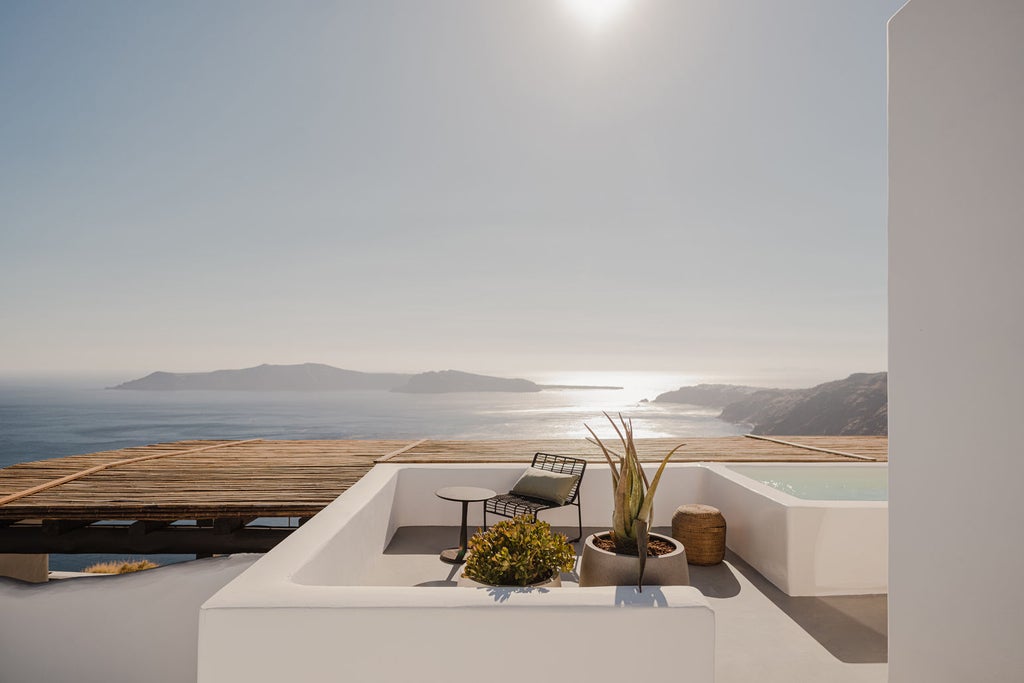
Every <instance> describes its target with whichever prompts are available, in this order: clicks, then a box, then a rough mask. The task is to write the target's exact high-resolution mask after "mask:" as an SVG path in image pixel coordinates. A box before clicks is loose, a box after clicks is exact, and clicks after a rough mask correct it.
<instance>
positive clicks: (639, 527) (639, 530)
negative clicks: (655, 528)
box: [633, 519, 650, 593]
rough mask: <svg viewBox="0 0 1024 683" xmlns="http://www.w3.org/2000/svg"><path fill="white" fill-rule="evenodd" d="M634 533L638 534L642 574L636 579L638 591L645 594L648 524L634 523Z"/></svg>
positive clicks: (637, 543) (637, 545)
mask: <svg viewBox="0 0 1024 683" xmlns="http://www.w3.org/2000/svg"><path fill="white" fill-rule="evenodd" d="M633 533H635V534H636V549H637V557H638V559H639V560H640V573H639V574H638V575H637V579H636V589H637V590H638V591H640V592H641V593H643V592H644V569H645V568H646V567H647V540H648V538H649V537H650V536H649V534H648V531H647V522H645V521H643V520H642V519H638V520H636V521H635V522H633Z"/></svg>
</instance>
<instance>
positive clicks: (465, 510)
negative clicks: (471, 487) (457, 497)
mask: <svg viewBox="0 0 1024 683" xmlns="http://www.w3.org/2000/svg"><path fill="white" fill-rule="evenodd" d="M461 502H462V528H461V529H459V547H458V548H449V549H448V550H443V551H441V559H442V560H444V561H445V562H450V563H451V564H462V563H463V562H465V561H466V549H467V546H468V545H469V539H468V538H467V536H468V526H469V525H468V521H469V520H468V518H469V501H461Z"/></svg>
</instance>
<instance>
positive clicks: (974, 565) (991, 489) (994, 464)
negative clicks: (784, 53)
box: [889, 0, 1024, 683]
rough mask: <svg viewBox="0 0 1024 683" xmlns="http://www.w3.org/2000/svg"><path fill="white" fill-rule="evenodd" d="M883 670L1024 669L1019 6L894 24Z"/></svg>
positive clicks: (1001, 673)
mask: <svg viewBox="0 0 1024 683" xmlns="http://www.w3.org/2000/svg"><path fill="white" fill-rule="evenodd" d="M889 136H890V140H889V193H890V207H889V261H890V269H889V326H890V327H889V335H890V342H889V368H890V376H889V416H890V428H889V429H890V431H889V448H890V458H891V460H890V470H889V471H890V493H891V501H890V507H889V509H890V514H891V518H890V539H891V545H890V578H889V588H890V593H889V675H890V680H891V681H893V682H894V683H918V682H919V681H930V682H938V683H942V682H945V681H948V682H950V683H953V682H956V683H960V682H961V681H1020V680H1024V648H1022V647H1021V635H1022V634H1024V549H1022V541H1024V532H1022V529H1024V505H1022V500H1021V498H1022V496H1021V491H1022V486H1024V452H1022V451H1024V446H1022V443H1024V441H1022V439H1021V437H1020V434H1019V429H1018V426H1019V424H1020V420H1021V416H1022V415H1024V398H1022V396H1024V390H1022V387H1024V360H1022V354H1024V2H1022V1H1021V0H974V1H973V2H963V1H962V0H961V1H954V0H913V1H912V2H910V3H909V4H908V5H907V6H906V7H904V9H903V10H901V11H900V13H898V14H897V15H896V16H895V17H894V18H893V19H892V20H891V22H890V25H889Z"/></svg>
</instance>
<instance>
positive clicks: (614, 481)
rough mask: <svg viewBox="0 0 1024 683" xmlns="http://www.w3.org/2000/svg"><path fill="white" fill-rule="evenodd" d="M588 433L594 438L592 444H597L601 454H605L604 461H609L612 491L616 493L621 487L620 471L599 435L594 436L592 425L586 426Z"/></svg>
mask: <svg viewBox="0 0 1024 683" xmlns="http://www.w3.org/2000/svg"><path fill="white" fill-rule="evenodd" d="M583 426H584V427H586V428H587V431H588V432H590V434H591V435H592V436H593V437H594V440H593V441H591V443H596V444H597V445H598V446H600V447H601V452H602V453H604V459H605V460H607V461H608V466H609V467H610V468H611V469H612V491H615V490H616V489H618V487H619V470H618V469H617V468H616V467H615V462H614V461H613V460H612V456H611V455H610V454H609V453H608V449H607V448H605V446H604V442H602V441H601V439H600V438H598V436H597V434H594V430H593V429H591V428H590V425H588V424H584V425H583Z"/></svg>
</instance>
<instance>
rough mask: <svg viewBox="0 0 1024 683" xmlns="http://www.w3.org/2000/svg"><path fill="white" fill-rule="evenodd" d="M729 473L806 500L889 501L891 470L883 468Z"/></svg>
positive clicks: (744, 468) (751, 468) (758, 468)
mask: <svg viewBox="0 0 1024 683" xmlns="http://www.w3.org/2000/svg"><path fill="white" fill-rule="evenodd" d="M729 469H731V470H732V471H733V472H736V473H737V474H742V475H743V476H745V477H750V478H751V479H753V480H755V481H759V482H761V483H762V484H767V485H768V486H771V487H772V488H775V489H778V490H779V491H782V492H784V493H788V494H789V495H791V496H795V497H797V498H801V499H803V500H889V469H888V468H887V467H885V466H884V465H858V466H856V467H841V468H837V467H813V466H812V467H807V466H806V465H804V466H786V465H772V466H768V467H766V466H762V465H729Z"/></svg>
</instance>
